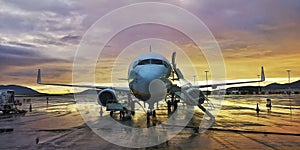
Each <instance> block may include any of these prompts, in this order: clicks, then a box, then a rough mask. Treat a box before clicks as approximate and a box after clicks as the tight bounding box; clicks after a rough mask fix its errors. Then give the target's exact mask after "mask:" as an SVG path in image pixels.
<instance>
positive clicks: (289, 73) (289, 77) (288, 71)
mask: <svg viewBox="0 0 300 150" xmlns="http://www.w3.org/2000/svg"><path fill="white" fill-rule="evenodd" d="M287 73H288V80H289V89H288V94H289V101H290V112H291V115H292V102H291V70H287Z"/></svg>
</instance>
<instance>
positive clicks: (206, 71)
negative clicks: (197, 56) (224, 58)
mask: <svg viewBox="0 0 300 150" xmlns="http://www.w3.org/2000/svg"><path fill="white" fill-rule="evenodd" d="M204 72H205V79H206V85H208V80H207V73H208V70H205V71H204ZM206 96H208V87H206Z"/></svg>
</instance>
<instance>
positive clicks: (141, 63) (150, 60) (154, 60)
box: [138, 59, 164, 65]
mask: <svg viewBox="0 0 300 150" xmlns="http://www.w3.org/2000/svg"><path fill="white" fill-rule="evenodd" d="M148 64H157V65H164V62H163V61H162V60H159V59H145V60H142V61H140V62H139V63H138V65H148Z"/></svg>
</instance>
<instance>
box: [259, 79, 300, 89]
mask: <svg viewBox="0 0 300 150" xmlns="http://www.w3.org/2000/svg"><path fill="white" fill-rule="evenodd" d="M289 86H290V85H289V84H288V83H286V84H279V83H272V84H269V85H267V86H265V87H264V89H266V90H275V89H288V88H289ZM291 88H292V89H300V80H299V81H296V82H292V83H291Z"/></svg>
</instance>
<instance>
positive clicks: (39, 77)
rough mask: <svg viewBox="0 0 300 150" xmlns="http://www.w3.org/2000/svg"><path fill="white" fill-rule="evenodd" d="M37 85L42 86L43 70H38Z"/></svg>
mask: <svg viewBox="0 0 300 150" xmlns="http://www.w3.org/2000/svg"><path fill="white" fill-rule="evenodd" d="M36 83H37V84H41V83H42V81H41V69H38V74H37V79H36Z"/></svg>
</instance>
